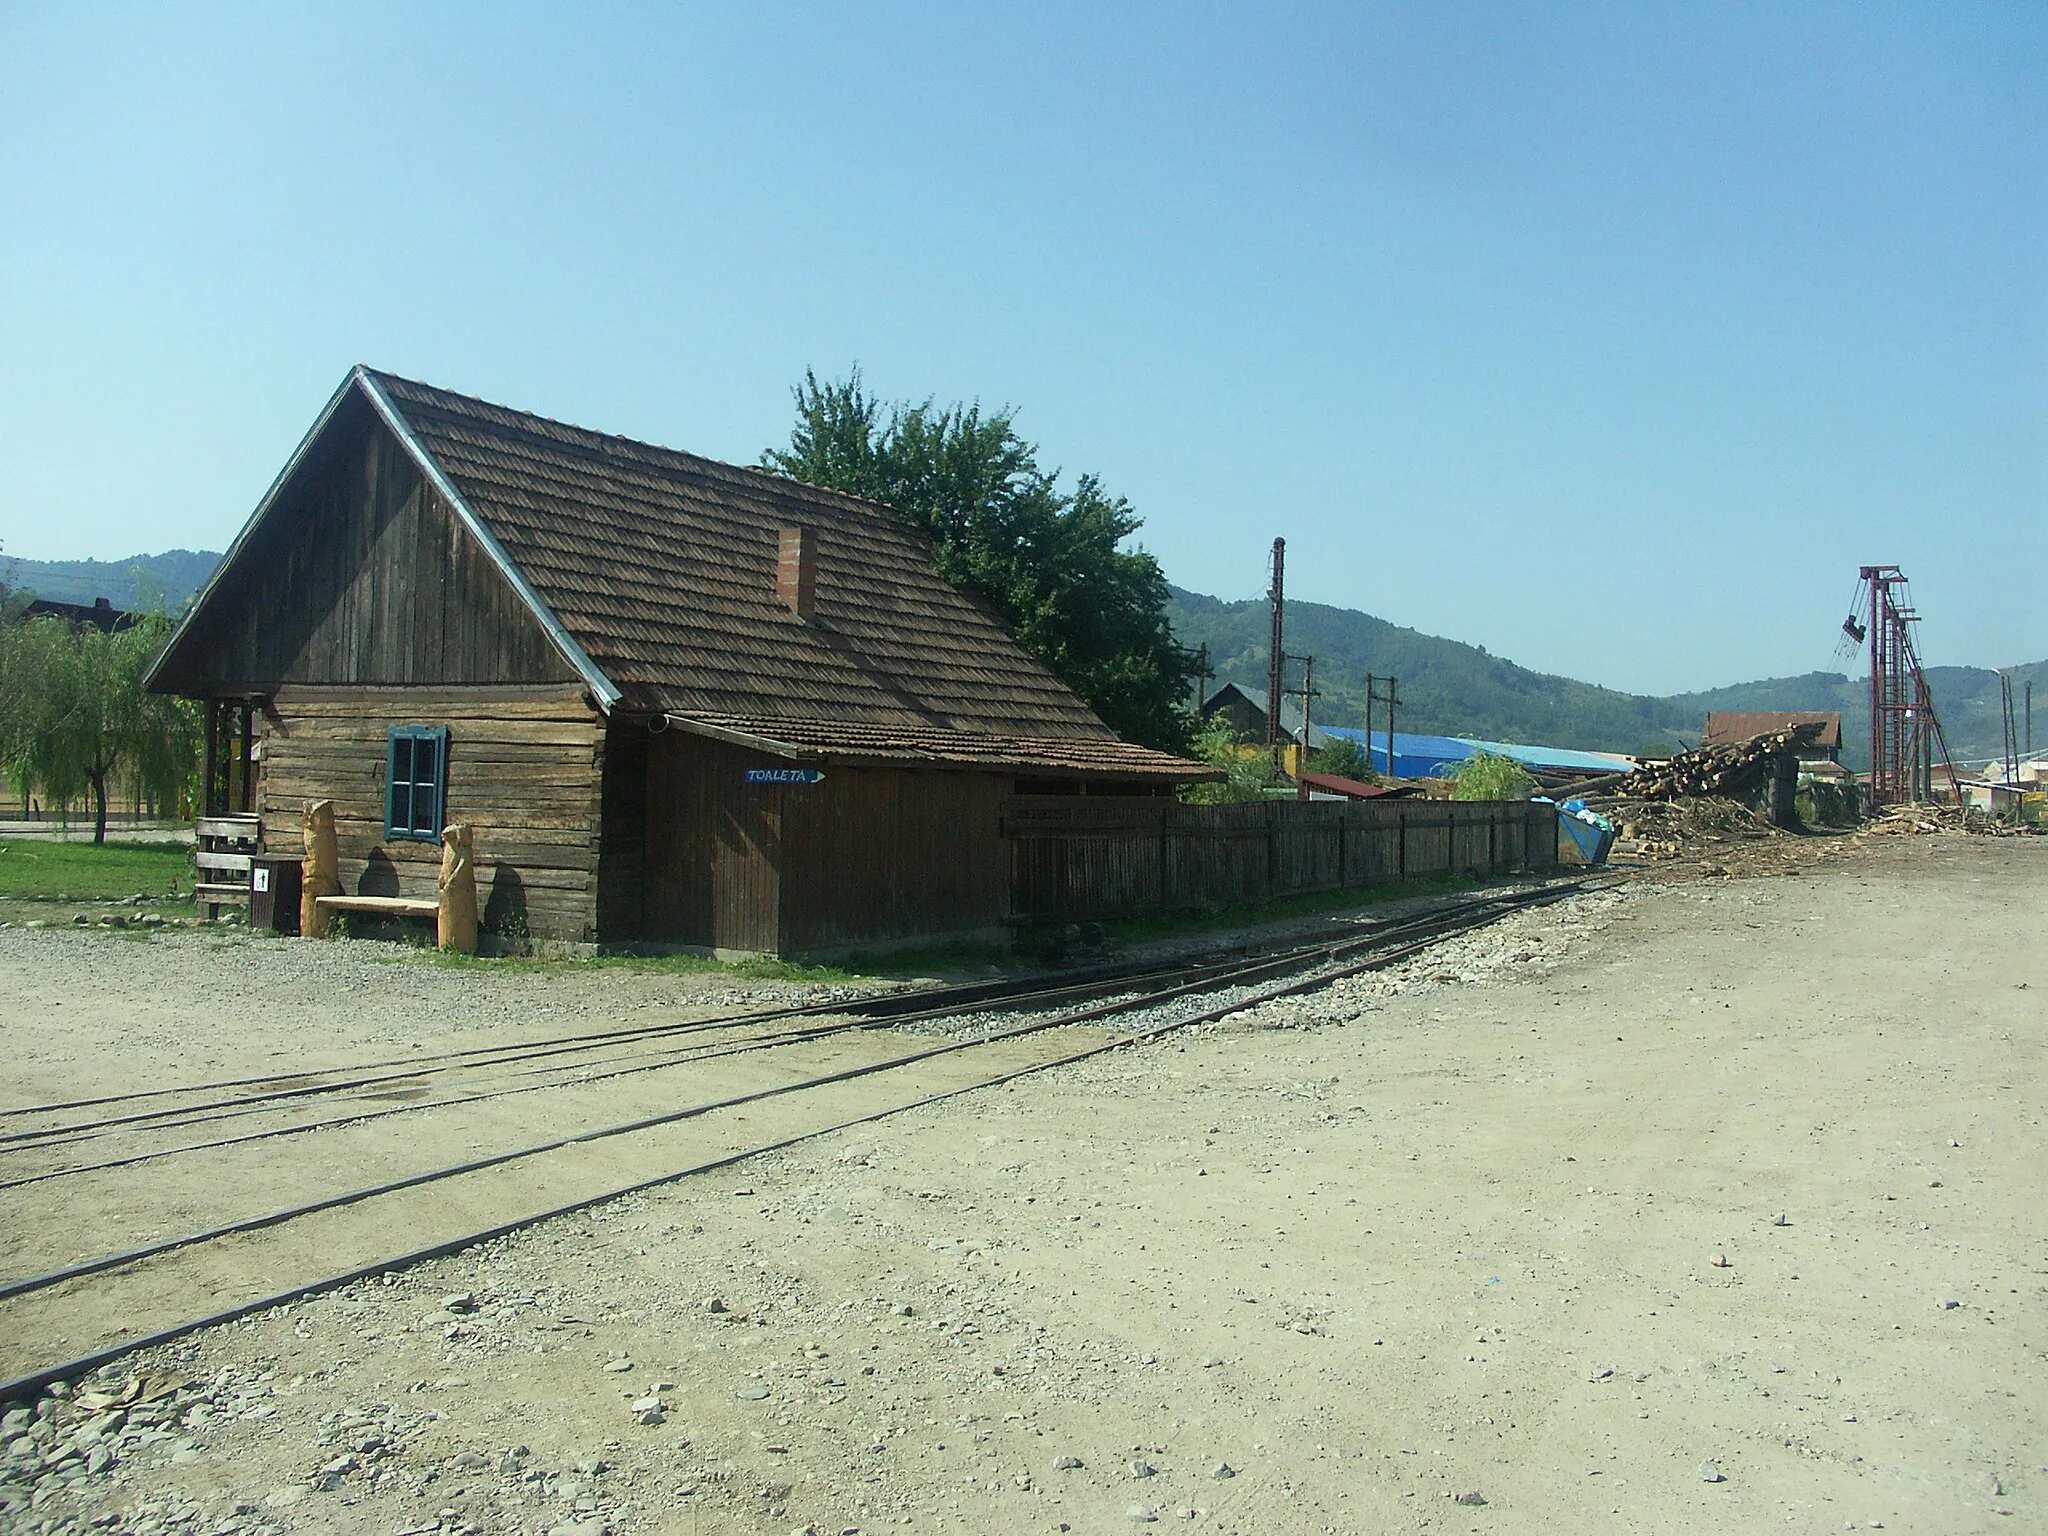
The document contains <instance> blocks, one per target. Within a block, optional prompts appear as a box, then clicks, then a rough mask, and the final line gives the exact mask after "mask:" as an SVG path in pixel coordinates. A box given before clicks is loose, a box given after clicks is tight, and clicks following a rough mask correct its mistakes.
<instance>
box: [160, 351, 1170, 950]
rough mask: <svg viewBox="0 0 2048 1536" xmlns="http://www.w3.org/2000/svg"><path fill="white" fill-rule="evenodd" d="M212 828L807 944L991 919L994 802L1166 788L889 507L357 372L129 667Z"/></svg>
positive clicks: (401, 869) (495, 889) (522, 907)
mask: <svg viewBox="0 0 2048 1536" xmlns="http://www.w3.org/2000/svg"><path fill="white" fill-rule="evenodd" d="M149 686H150V687H152V688H154V689H157V690H159V691H164V692H170V693H176V694H180V695H184V696H187V697H191V698H197V699H202V700H205V701H206V702H207V705H208V709H207V719H208V742H207V769H206V775H205V778H206V795H207V804H206V805H205V807H204V808H203V809H204V812H205V814H206V815H207V816H210V817H218V816H234V815H236V814H240V815H243V816H253V817H255V818H256V819H257V825H258V827H259V828H260V831H259V834H258V835H259V836H260V838H261V841H262V843H263V845H264V846H265V847H267V848H268V849H269V850H271V851H273V852H278V851H282V852H291V851H295V850H296V849H297V847H298V846H299V837H300V821H301V816H302V812H303V807H304V806H305V804H306V803H307V802H309V801H312V800H316V799H332V800H333V801H335V802H336V809H337V814H338V823H339V829H340V843H341V855H342V862H341V874H342V880H343V884H344V887H345V889H346V890H347V891H348V892H349V893H351V894H358V895H402V896H417V897H431V896H432V894H433V891H434V884H435V874H436V870H437V867H438V862H439V848H438V844H437V838H438V834H439V832H440V829H441V827H442V826H443V825H444V824H446V823H449V822H462V823H464V824H467V825H469V826H472V827H473V828H474V829H475V837H476V868H477V876H478V884H479V895H480V898H481V901H482V904H483V909H484V910H483V917H484V924H485V926H486V928H487V929H494V930H496V931H498V932H500V933H505V934H514V935H516V934H521V933H524V934H530V935H533V936H538V937H551V938H557V939H566V940H570V941H577V942H590V941H602V942H608V943H609V942H618V943H623V942H629V941H640V942H656V943H667V944H679V945H688V946H700V947H702V948H704V949H707V950H711V951H715V952H752V953H763V952H765V953H778V954H790V953H816V952H819V951H829V950H832V949H837V948H845V947H858V946H864V945H871V944H886V943H890V942H895V941H899V940H907V939H915V938H923V937H929V936H936V935H941V934H958V933H968V932H987V931H991V930H996V929H998V928H999V927H1000V926H1001V925H1002V924H1003V923H1004V922H1005V921H1006V920H1007V919H1008V918H1009V916H1010V910H1009V905H1010V858H1009V850H1008V845H1007V844H1006V843H1005V842H1004V838H1003V828H1002V814H1003V808H1004V806H1005V804H1006V803H1007V802H1008V801H1009V800H1011V799H1012V798H1013V797H1014V796H1016V795H1018V794H1020V793H1021V794H1028V795H1033V796H1037V795H1044V794H1048V793H1050V794H1095V795H1101V794H1110V795H1120V796H1130V795H1157V794H1167V793H1171V791H1172V790H1173V788H1174V787H1175V786H1176V785H1178V784H1180V783H1182V782H1184V781H1186V780H1189V779H1194V778H1201V777H1206V776H1209V775H1208V770H1205V769H1204V768H1203V767H1202V766H1201V765H1199V764H1195V763H1190V762H1188V761H1185V760H1183V759H1180V758H1175V757H1171V756H1168V755H1166V754H1164V753H1160V752H1154V751H1151V750H1149V749H1146V748H1143V747H1137V746H1132V745H1129V744H1127V743H1125V742H1122V741H1119V740H1118V739H1117V738H1116V736H1115V734H1114V733H1113V732H1112V731H1110V729H1109V728H1108V727H1107V726H1105V725H1104V724H1103V723H1102V721H1101V720H1100V719H1098V718H1097V717H1096V716H1095V714H1094V713H1093V712H1092V711H1090V710H1089V709H1088V708H1087V706H1086V705H1084V704H1083V703H1082V702H1081V701H1080V699H1078V698H1077V697H1076V696H1075V695H1074V694H1073V693H1072V692H1071V691H1070V690H1069V689H1068V688H1067V687H1066V686H1065V685H1064V684H1063V683H1061V682H1060V681H1059V679H1058V678H1056V677H1054V676H1053V675H1052V673H1050V672H1049V671H1048V670H1046V668H1045V667H1044V666H1042V665H1041V664H1040V663H1039V662H1038V661H1036V660H1035V659H1034V658H1032V657H1031V656H1030V655H1028V654H1027V653H1026V652H1025V651H1024V650H1023V649H1022V648H1021V647H1019V646H1018V645H1017V643H1016V642H1015V641H1014V640H1013V639H1012V638H1011V637H1010V635H1009V634H1008V632H1007V631H1006V630H1005V629H1004V628H1003V626H1002V624H1001V623H1000V622H999V621H998V620H997V619H996V618H995V616H994V615H993V614H991V613H990V612H989V611H988V610H987V609H985V608H984V607H983V606H981V605H980V604H978V603H976V602H975V601H973V600H972V599H970V598H968V597H967V596H965V595H963V594H962V593H961V592H959V591H958V590H957V589H956V588H954V587H953V586H952V585H951V584H950V583H948V582H947V581H946V580H945V579H944V578H943V577H941V576H940V575H939V573H938V571H937V569H936V568H935V566H934V565H933V563H932V558H931V553H930V550H929V548H928V547H927V546H926V544H925V543H924V541H923V540H922V538H921V537H920V536H919V535H918V534H917V533H916V532H915V531H914V530H912V529H911V528H910V527H909V526H908V525H907V524H905V523H904V522H903V521H901V520H900V519H899V518H897V517H896V516H895V515H894V514H893V513H891V512H890V511H888V509H886V508H883V507H879V506H876V505H873V504H871V503H868V502H864V501H861V500H859V499H857V498H854V497H851V496H845V495H841V494H839V493H837V492H832V491H826V490H820V489H817V488H815V487H812V486H807V485H802V484H799V483H797V482H795V481H792V480H788V479H785V478H783V477H781V476H778V475H774V474H771V473H769V472H767V471H764V470H759V469H746V468H738V467H735V466H732V465H727V464H719V463H714V462H712V461H710V460H706V459H701V458H697V457H694V456H693V455H690V454H686V453H680V452H675V451H672V450H670V449H666V448H657V447H652V446H650V445H648V444H644V443H637V442H632V441H629V440H627V439H624V438H619V437H609V436H605V435H603V434H600V433H596V432H590V431H585V430H583V429H581V428H577V427H570V426H565V425H562V424H560V423H557V422H553V421H548V420H544V419H542V418H539V417H536V416H531V415H527V414H525V413H522V412H518V411H512V410H507V409H504V408H501V407H499V406H495V405H490V404H487V403H485V402H484V401H481V400H474V399H470V398H467V397H465V396H461V395H455V394H450V393H447V392H445V391H442V390H438V389H433V388H430V387H428V386H426V385H422V384H417V383H413V382H409V381H407V380H404V379H399V378H395V377H392V376H390V375H388V374H381V373H376V372H372V371H370V370H368V369H364V368H357V369H355V370H354V371H353V372H351V373H350V375H349V376H348V378H347V379H346V380H345V381H344V382H343V384H342V386H341V388H340V389H339V390H337V391H336V393H335V395H334V397H333V398H332V399H331V400H330V401H329V402H328V405H327V407H326V409H325V410H324V411H322V412H321V414H320V417H319V419H318V420H317V421H316V422H315V423H314V425H313V427H312V429H311V431H309V432H308V433H307V435H306V437H305V439H304V441H303V442H302V443H301V444H300V445H299V447H298V450H297V451H296V452H295V453H294V454H293V455H292V457H291V460H290V462H288V463H287V464H286V465H285V467H284V469H283V470H282V471H281V472H280V473H279V475H278V477H277V479H276V481H275V482H274V483H273V484H272V485H271V487H270V490H269V492H268V493H267V494H266V495H265V496H264V498H263V500H262V502H261V504H260V505H259V506H258V507H257V509H256V511H255V513H254V514H253V515H252V517H251V518H250V520H249V523H248V525H247V526H246V527H245V528H244V529H243V530H242V532H241V534H240V535H239V536H238V537H237V539H236V540H235V543H234V545H233V547H232V548H231V549H230V550H229V552H228V554H227V557H226V558H225V559H224V560H223V561H222V564H221V567H220V569H219V570H218V572H216V574H215V575H214V578H213V580H212V581H211V582H210V583H209V584H208V585H207V587H206V589H205V590H204V591H203V592H202V593H201V594H200V596H199V599H198V600H197V602H196V603H195V604H194V605H193V608H192V610H191V612H190V613H189V614H188V616H187V617H186V619H185V620H184V622H183V623H182V624H181V625H180V627H179V629H178V631H177V633H176V635H175V636H174V637H173V638H172V640H171V643H170V644H169V646H168V647H167V648H166V649H165V651H164V654H163V655H162V657H161V658H159V660H158V662H157V663H156V666H155V667H154V669H153V670H152V672H151V675H150V678H149Z"/></svg>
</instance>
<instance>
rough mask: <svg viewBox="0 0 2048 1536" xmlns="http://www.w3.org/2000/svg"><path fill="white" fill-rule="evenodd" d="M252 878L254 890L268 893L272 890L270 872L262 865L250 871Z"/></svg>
mask: <svg viewBox="0 0 2048 1536" xmlns="http://www.w3.org/2000/svg"><path fill="white" fill-rule="evenodd" d="M250 878H251V881H252V886H253V888H254V889H256V890H259V891H267V890H269V889H270V871H269V870H267V869H265V868H264V867H263V866H262V865H260V864H259V865H257V866H256V868H255V869H253V870H251V871H250Z"/></svg>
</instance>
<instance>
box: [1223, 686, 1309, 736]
mask: <svg viewBox="0 0 2048 1536" xmlns="http://www.w3.org/2000/svg"><path fill="white" fill-rule="evenodd" d="M1297 713H1299V711H1297ZM1202 718H1203V719H1204V720H1208V721H1211V722H1214V721H1217V720H1221V721H1222V722H1223V723H1224V724H1225V725H1227V726H1229V727H1230V729H1231V730H1232V731H1233V732H1235V733H1236V734H1237V736H1238V737H1239V738H1240V739H1242V740H1244V741H1249V742H1253V743H1260V742H1263V741H1265V739H1266V706H1265V704H1264V703H1263V702H1262V701H1260V700H1258V699H1255V698H1253V697H1252V696H1251V694H1250V692H1249V691H1248V690H1246V689H1244V688H1241V687H1239V686H1238V685H1237V684H1236V683H1225V684H1224V685H1223V686H1222V687H1221V688H1218V689H1217V690H1216V691H1215V692H1214V693H1212V694H1210V695H1209V696H1208V697H1207V698H1206V699H1204V700H1202ZM1278 734H1279V738H1280V741H1281V743H1282V744H1283V745H1287V746H1291V745H1293V743H1294V739H1295V738H1294V732H1292V731H1290V730H1289V729H1288V728H1287V727H1286V725H1285V724H1282V725H1281V727H1280V730H1279V733H1278Z"/></svg>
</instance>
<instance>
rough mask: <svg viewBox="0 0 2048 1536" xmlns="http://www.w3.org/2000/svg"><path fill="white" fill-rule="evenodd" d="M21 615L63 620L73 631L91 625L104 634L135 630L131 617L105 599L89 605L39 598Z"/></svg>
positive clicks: (133, 616) (128, 613)
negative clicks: (120, 630) (54, 601)
mask: <svg viewBox="0 0 2048 1536" xmlns="http://www.w3.org/2000/svg"><path fill="white" fill-rule="evenodd" d="M21 616H22V617H23V618H25V619H62V620H64V622H65V623H67V624H69V625H70V626H71V627H72V628H73V629H83V628H85V626H86V625H88V624H90V625H91V626H92V627H93V628H94V629H96V630H98V631H99V632H100V633H101V634H105V635H111V634H113V633H114V631H116V630H119V629H132V628H134V627H135V615H134V614H132V613H130V612H128V611H127V610H126V609H124V608H116V607H115V606H114V605H113V604H112V603H111V602H109V601H108V600H107V599H106V598H104V597H96V598H94V599H93V600H92V601H91V602H90V603H53V602H50V601H48V600H47V599H44V598H40V597H39V598H37V599H36V600H35V601H34V602H32V603H30V604H29V605H28V606H27V607H26V608H24V609H22V611H21Z"/></svg>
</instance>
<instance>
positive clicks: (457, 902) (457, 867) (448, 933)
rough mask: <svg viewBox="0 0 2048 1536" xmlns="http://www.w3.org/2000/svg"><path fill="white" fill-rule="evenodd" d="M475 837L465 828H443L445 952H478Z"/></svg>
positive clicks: (442, 866) (443, 938) (441, 938)
mask: <svg viewBox="0 0 2048 1536" xmlns="http://www.w3.org/2000/svg"><path fill="white" fill-rule="evenodd" d="M472 851H473V835H472V834H471V832H470V829H469V828H468V827H465V826H460V825H456V826H448V827H444V828H442V829H441V913H440V940H441V947H442V948H443V949H454V950H460V951H461V952H462V953H463V954H465V955H473V954H475V953H476V867H475V866H474V865H473V864H472V863H471V862H470V855H471V853H472Z"/></svg>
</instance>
